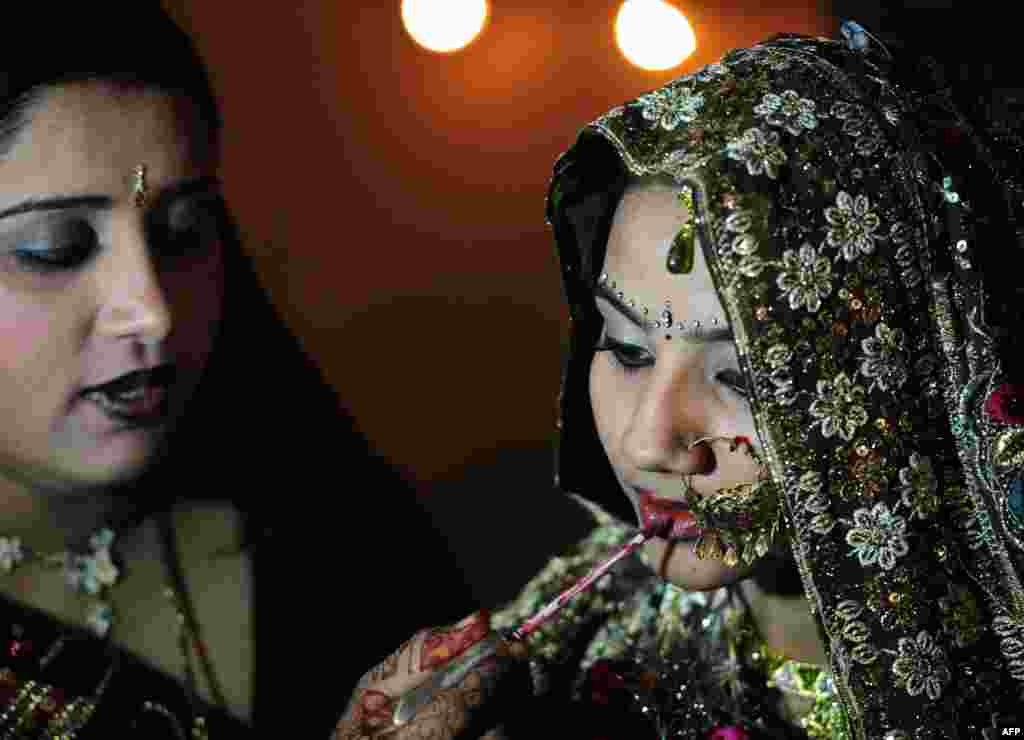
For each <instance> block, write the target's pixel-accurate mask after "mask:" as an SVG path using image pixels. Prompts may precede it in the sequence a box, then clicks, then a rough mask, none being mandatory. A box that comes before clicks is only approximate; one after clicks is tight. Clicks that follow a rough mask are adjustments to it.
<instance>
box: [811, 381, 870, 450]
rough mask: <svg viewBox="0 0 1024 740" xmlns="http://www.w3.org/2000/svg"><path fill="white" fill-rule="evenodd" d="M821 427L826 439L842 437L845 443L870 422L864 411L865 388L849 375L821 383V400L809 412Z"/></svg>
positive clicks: (819, 393) (819, 389) (815, 402)
mask: <svg viewBox="0 0 1024 740" xmlns="http://www.w3.org/2000/svg"><path fill="white" fill-rule="evenodd" d="M809 411H810V413H811V416H813V417H814V418H815V419H816V421H814V422H813V423H812V426H816V425H819V424H820V425H821V434H822V436H823V437H832V436H834V435H837V434H838V435H839V436H840V437H842V438H843V439H845V440H846V441H848V442H849V441H850V440H852V439H853V436H854V435H855V434H856V433H857V429H859V428H860V427H862V426H864V424H866V423H867V421H868V412H867V411H866V410H865V408H864V389H863V388H861V387H860V386H859V385H856V384H855V383H854V382H853V381H852V380H851V379H850V378H849V376H848V375H847V374H846V373H839V374H838V375H836V376H835V377H834V378H833V379H832V380H831V381H828V380H819V381H818V398H817V400H816V401H814V402H813V403H812V404H811V406H810V409H809Z"/></svg>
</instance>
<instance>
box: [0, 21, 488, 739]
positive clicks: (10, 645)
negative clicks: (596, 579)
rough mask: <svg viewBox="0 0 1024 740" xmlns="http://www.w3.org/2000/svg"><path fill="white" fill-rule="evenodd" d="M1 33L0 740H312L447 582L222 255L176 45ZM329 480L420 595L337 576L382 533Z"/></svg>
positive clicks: (207, 171) (313, 380)
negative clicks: (400, 559) (385, 537)
mask: <svg viewBox="0 0 1024 740" xmlns="http://www.w3.org/2000/svg"><path fill="white" fill-rule="evenodd" d="M32 16H34V17H32ZM17 18H18V22H19V23H24V24H25V32H26V33H29V34H31V35H32V39H33V41H32V44H33V45H32V54H31V55H29V56H25V55H24V54H22V53H20V52H24V51H26V50H27V48H28V47H25V46H19V45H17V44H14V43H7V42H6V41H5V43H4V44H0V650H2V652H0V736H2V737H4V738H82V739H83V740H86V739H88V738H103V739H104V740H111V739H112V738H126V737H134V738H147V740H149V739H159V738H178V739H180V738H186V737H187V738H210V739H211V740H217V739H218V738H240V737H281V736H283V735H284V733H286V732H291V733H292V734H293V736H294V737H296V738H299V737H325V736H326V735H327V734H328V733H329V732H330V729H331V728H332V727H333V726H334V724H335V722H336V720H337V716H338V713H339V712H340V711H341V710H342V708H343V699H342V698H341V697H342V696H347V694H348V692H349V691H350V690H351V688H352V687H353V686H354V684H355V682H356V680H357V679H358V678H359V675H360V674H361V673H362V671H363V670H364V669H365V666H366V665H368V664H372V663H373V662H375V661H377V660H379V659H380V658H381V657H382V656H383V655H385V654H386V653H387V651H388V649H390V648H391V647H392V646H393V645H394V643H395V642H396V641H398V640H400V639H401V638H402V637H403V636H404V635H407V634H408V633H409V632H410V631H411V630H412V629H414V628H415V627H416V626H417V623H418V620H420V619H422V617H421V615H420V612H421V610H422V609H423V608H429V604H430V603H433V602H431V599H430V597H436V595H437V593H438V588H440V587H442V586H443V583H454V582H456V581H457V580H458V579H457V577H456V574H455V573H454V569H453V568H452V566H451V564H450V563H448V562H447V561H445V560H444V556H443V555H442V554H446V551H445V550H444V546H443V544H442V543H441V542H435V541H432V540H431V539H430V536H429V533H431V532H432V529H431V527H430V526H429V523H428V522H427V521H425V516H423V515H421V512H420V510H419V509H418V508H416V504H415V502H414V500H413V494H412V492H411V491H410V490H409V488H408V487H407V486H406V485H405V484H404V483H403V482H402V480H401V479H400V478H399V477H398V476H397V475H396V474H395V473H394V472H392V471H391V469H390V468H389V467H388V466H386V465H385V464H384V463H383V462H380V461H378V460H376V459H375V458H374V457H373V456H372V455H371V453H370V451H369V450H368V449H367V446H366V444H365V442H364V441H363V439H362V437H361V436H360V435H359V434H358V432H357V431H356V430H355V429H354V428H353V427H352V424H351V421H350V420H349V419H348V418H347V417H346V416H345V415H344V414H343V412H342V411H341V410H340V408H339V405H338V399H337V398H335V396H334V394H333V392H332V391H331V389H330V388H329V387H328V386H327V385H326V384H325V383H324V381H323V380H322V378H321V377H320V374H319V371H318V370H317V369H316V367H315V365H314V364H313V363H312V361H311V360H309V359H308V358H307V357H306V356H305V355H304V354H303V352H302V350H301V349H300V347H299V345H298V343H297V342H296V340H295V338H294V337H293V336H292V334H291V333H290V332H289V331H288V329H287V328H286V327H285V326H284V324H283V323H282V322H281V321H280V319H279V318H278V317H277V315H276V313H275V312H274V310H273V308H272V306H271V304H270V303H269V301H268V300H267V297H266V295H265V294H264V292H263V290H262V288H261V287H260V284H259V282H258V281H257V278H256V274H255V273H254V272H253V270H252V266H251V264H250V261H249V258H248V257H247V256H245V254H244V253H243V252H242V250H241V247H240V244H239V243H238V239H237V235H236V232H235V229H234V227H233V224H232V222H231V219H230V216H229V214H228V212H227V210H226V207H225V204H224V202H223V200H222V198H221V195H220V190H219V186H218V180H217V170H218V142H219V140H220V137H221V136H222V135H223V134H224V130H223V129H222V128H221V124H220V117H219V113H218V110H217V105H216V103H215V101H214V98H213V95H212V93H211V89H210V86H209V83H208V80H207V77H206V73H205V71H204V69H203V66H202V64H201V62H200V60H199V58H198V57H197V56H196V54H195V52H194V50H193V48H192V46H191V43H190V41H189V40H188V38H187V37H186V36H185V35H184V34H183V33H182V32H181V31H180V30H179V29H178V28H177V27H175V26H174V25H173V24H172V23H171V21H170V20H169V19H168V18H167V17H166V16H165V15H164V14H163V12H162V11H160V10H159V9H158V6H157V5H156V4H155V3H154V4H150V3H144V2H134V3H131V4H127V3H126V4H113V3H110V4H103V3H76V4H65V5H62V6H61V8H60V9H59V10H52V9H50V8H49V6H47V8H46V9H45V10H37V11H32V12H30V11H28V10H23V11H22V12H21V13H20V14H19V15H18V16H17ZM5 31H6V33H5V35H6V36H7V37H8V39H9V40H17V39H18V38H19V37H20V36H21V34H22V29H21V28H20V27H19V28H18V29H14V28H6V29H5ZM265 174H266V182H267V187H272V186H273V184H274V182H275V180H276V178H275V176H274V174H273V173H265ZM328 461H330V462H329V463H328ZM328 465H330V469H328ZM356 482H358V483H359V485H360V486H371V487H372V489H373V490H374V492H375V496H376V500H378V501H379V500H381V499H384V500H386V501H387V508H388V511H390V512H391V513H392V514H393V513H394V512H400V513H401V517H400V518H398V519H396V521H395V522H393V523H392V524H391V525H389V527H388V529H389V534H390V535H391V536H393V537H395V541H399V542H402V543H403V547H404V548H406V551H416V552H417V557H418V558H420V560H419V562H420V564H421V566H423V567H424V568H428V569H433V572H434V573H436V574H437V576H438V580H439V581H441V582H443V583H442V586H438V585H437V584H434V585H432V586H430V587H429V589H430V591H429V592H428V590H427V589H428V586H427V585H424V586H423V587H422V590H417V586H416V585H415V584H412V585H411V586H410V587H407V588H405V589H403V592H402V593H401V594H397V593H396V592H395V590H394V589H393V587H392V584H391V582H390V581H389V579H387V578H384V577H382V576H381V575H380V574H379V573H377V572H375V571H372V570H371V569H368V568H365V567H362V565H365V554H366V552H368V551H370V552H372V551H373V550H372V548H373V546H375V544H376V543H375V542H374V541H372V540H371V539H370V537H369V535H366V536H362V535H360V534H359V532H360V531H363V530H368V528H367V527H366V526H365V525H366V523H367V522H378V521H382V520H383V519H384V518H385V517H384V512H383V511H382V510H380V509H377V510H371V509H369V508H368V507H369V506H371V504H370V503H368V502H367V499H368V498H372V497H366V496H361V495H358V494H359V492H358V490H356V489H355V483H356ZM382 492H383V493H386V494H387V495H384V496H382V495H381V494H382ZM341 532H344V533H345V536H344V537H339V533H341ZM339 542H344V543H345V544H343V545H339V544H337V543H339ZM348 548H351V549H348ZM346 562H353V563H357V564H361V565H357V566H351V567H349V566H346V567H344V568H342V567H341V565H340V564H342V563H346ZM449 596H454V597H456V601H458V600H459V598H460V594H459V593H458V592H453V593H452V594H447V593H445V595H444V598H443V600H447V599H448V598H449ZM399 599H402V601H401V603H400V602H399ZM409 602H412V603H416V604H417V607H416V610H415V612H414V617H411V616H410V617H405V616H403V615H405V614H408V613H409V611H408V610H407V609H404V608H401V607H403V606H404V605H406V604H407V603H409ZM471 604H472V602H471V601H469V600H468V599H466V600H465V601H463V602H462V606H460V607H457V610H458V612H461V611H465V610H468V609H469V608H471ZM458 612H456V613H455V614H444V615H442V614H438V615H437V616H436V617H435V618H436V620H437V621H442V620H445V619H451V618H454V617H456V616H457V615H458ZM413 618H415V620H417V623H413V622H412V621H410V620H411V619H413ZM254 727H255V729H253V728H254Z"/></svg>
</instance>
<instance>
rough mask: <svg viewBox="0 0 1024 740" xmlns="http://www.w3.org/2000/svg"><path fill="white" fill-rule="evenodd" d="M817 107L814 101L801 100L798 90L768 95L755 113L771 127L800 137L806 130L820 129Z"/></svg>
mask: <svg viewBox="0 0 1024 740" xmlns="http://www.w3.org/2000/svg"><path fill="white" fill-rule="evenodd" d="M815 107H816V106H815V102H814V101H813V100H810V99H809V98H801V97H800V95H798V94H797V92H796V90H786V92H784V93H782V95H776V94H775V93H767V94H766V95H765V96H764V98H763V99H762V100H761V103H760V105H757V106H756V107H755V108H754V113H755V114H756V115H759V116H764V118H765V121H767V122H768V124H769V125H770V126H779V127H781V128H784V129H785V130H786V131H788V132H789V133H791V134H793V135H794V136H798V135H800V133H801V132H803V130H804V129H815V128H817V127H818V117H817V116H816V115H815V110H814V109H815Z"/></svg>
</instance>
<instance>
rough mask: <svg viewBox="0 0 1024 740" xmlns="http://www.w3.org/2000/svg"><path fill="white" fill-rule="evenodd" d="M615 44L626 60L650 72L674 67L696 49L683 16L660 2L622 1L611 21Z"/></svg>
mask: <svg viewBox="0 0 1024 740" xmlns="http://www.w3.org/2000/svg"><path fill="white" fill-rule="evenodd" d="M615 40H616V41H617V42H618V44H619V49H621V50H622V53H623V54H624V55H625V57H626V59H628V60H629V61H630V62H632V63H633V64H635V65H636V66H638V67H640V68H641V69H647V70H651V71H661V70H665V69H671V68H672V67H677V66H679V65H680V64H682V63H683V60H684V59H686V57H688V56H690V54H692V53H693V52H694V50H695V49H696V48H697V37H696V36H694V34H693V28H691V27H690V22H689V21H688V20H686V16H685V15H683V14H682V13H681V12H679V9H678V8H675V7H673V6H672V5H670V4H669V3H667V2H664V0H626V2H624V3H623V4H622V7H621V8H620V9H619V15H618V17H617V18H616V19H615Z"/></svg>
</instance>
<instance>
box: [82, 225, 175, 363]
mask: <svg viewBox="0 0 1024 740" xmlns="http://www.w3.org/2000/svg"><path fill="white" fill-rule="evenodd" d="M118 238H119V241H118V243H116V244H115V245H114V246H113V247H112V248H111V249H110V250H109V257H110V259H109V260H108V261H107V264H106V269H103V270H101V271H100V272H99V280H100V281H101V283H102V284H101V285H100V286H99V295H100V296H101V297H100V307H99V314H98V318H97V322H98V324H99V327H98V328H99V330H100V332H102V333H105V334H108V335H111V336H115V337H124V336H138V337H139V338H140V339H141V340H143V341H146V342H147V343H153V342H157V341H161V340H163V339H165V338H166V337H167V335H168V334H169V333H170V331H171V326H172V315H171V307H170V305H169V303H168V300H167V297H166V295H165V293H164V291H163V289H162V287H161V285H160V278H159V274H158V271H157V269H156V265H155V264H154V260H153V258H152V256H151V254H150V250H149V246H148V243H147V241H146V237H145V234H144V233H143V229H142V227H141V224H139V225H138V226H137V227H136V228H122V229H120V230H119V234H118Z"/></svg>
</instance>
